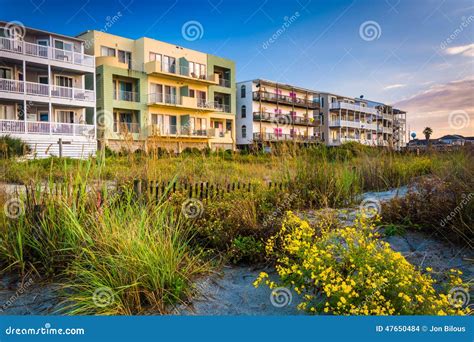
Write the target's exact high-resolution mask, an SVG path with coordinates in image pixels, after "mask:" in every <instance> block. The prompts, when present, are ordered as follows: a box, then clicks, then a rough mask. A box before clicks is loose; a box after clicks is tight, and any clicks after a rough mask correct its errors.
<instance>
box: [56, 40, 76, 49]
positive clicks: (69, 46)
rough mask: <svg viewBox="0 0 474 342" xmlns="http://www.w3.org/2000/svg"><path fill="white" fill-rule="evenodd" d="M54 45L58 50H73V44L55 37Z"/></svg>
mask: <svg viewBox="0 0 474 342" xmlns="http://www.w3.org/2000/svg"><path fill="white" fill-rule="evenodd" d="M54 47H55V48H56V49H59V50H65V51H72V50H73V45H72V43H68V42H65V41H62V40H58V39H55V40H54Z"/></svg>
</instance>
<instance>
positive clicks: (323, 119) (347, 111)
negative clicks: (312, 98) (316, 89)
mask: <svg viewBox="0 0 474 342" xmlns="http://www.w3.org/2000/svg"><path fill="white" fill-rule="evenodd" d="M319 103H320V123H321V125H320V132H321V141H323V142H324V143H325V144H327V145H330V146H337V145H341V144H343V143H345V142H350V141H355V142H358V143H361V144H364V145H369V146H383V147H389V148H392V149H396V150H399V149H400V148H401V147H404V146H405V144H406V112H404V111H402V110H400V109H396V108H394V107H393V106H390V105H387V104H383V103H380V102H373V101H369V100H365V99H363V98H360V97H359V98H351V97H345V96H340V95H335V94H331V93H321V95H320V100H319Z"/></svg>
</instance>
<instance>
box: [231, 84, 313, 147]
mask: <svg viewBox="0 0 474 342" xmlns="http://www.w3.org/2000/svg"><path fill="white" fill-rule="evenodd" d="M236 88H237V89H236V91H237V94H236V95H237V145H238V146H239V148H246V147H248V146H250V145H252V144H259V145H269V144H272V143H275V142H283V141H286V142H294V143H298V144H309V143H315V142H317V141H318V136H319V135H318V134H319V131H318V130H317V127H318V126H319V123H318V119H319V116H318V115H319V102H318V100H319V94H318V93H316V92H314V91H312V90H309V89H304V88H301V87H297V86H292V85H288V84H281V83H277V82H272V81H267V80H263V79H255V80H250V81H246V82H239V83H237V87H236Z"/></svg>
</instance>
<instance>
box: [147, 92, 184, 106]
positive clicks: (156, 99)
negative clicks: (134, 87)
mask: <svg viewBox="0 0 474 342" xmlns="http://www.w3.org/2000/svg"><path fill="white" fill-rule="evenodd" d="M148 103H167V104H175V105H178V104H180V101H179V99H178V96H177V95H171V94H162V93H152V94H148Z"/></svg>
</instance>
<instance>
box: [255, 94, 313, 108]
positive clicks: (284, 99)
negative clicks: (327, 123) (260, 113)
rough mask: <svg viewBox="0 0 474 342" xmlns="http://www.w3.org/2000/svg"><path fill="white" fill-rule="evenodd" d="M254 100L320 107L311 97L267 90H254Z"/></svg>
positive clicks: (304, 106)
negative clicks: (287, 94)
mask: <svg viewBox="0 0 474 342" xmlns="http://www.w3.org/2000/svg"><path fill="white" fill-rule="evenodd" d="M253 100H254V101H260V100H262V101H269V102H278V103H284V104H288V105H294V106H297V107H303V108H313V109H314V108H318V107H319V103H318V102H316V101H314V100H311V99H310V98H302V97H298V96H286V95H280V94H273V93H269V92H266V91H254V92H253Z"/></svg>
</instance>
